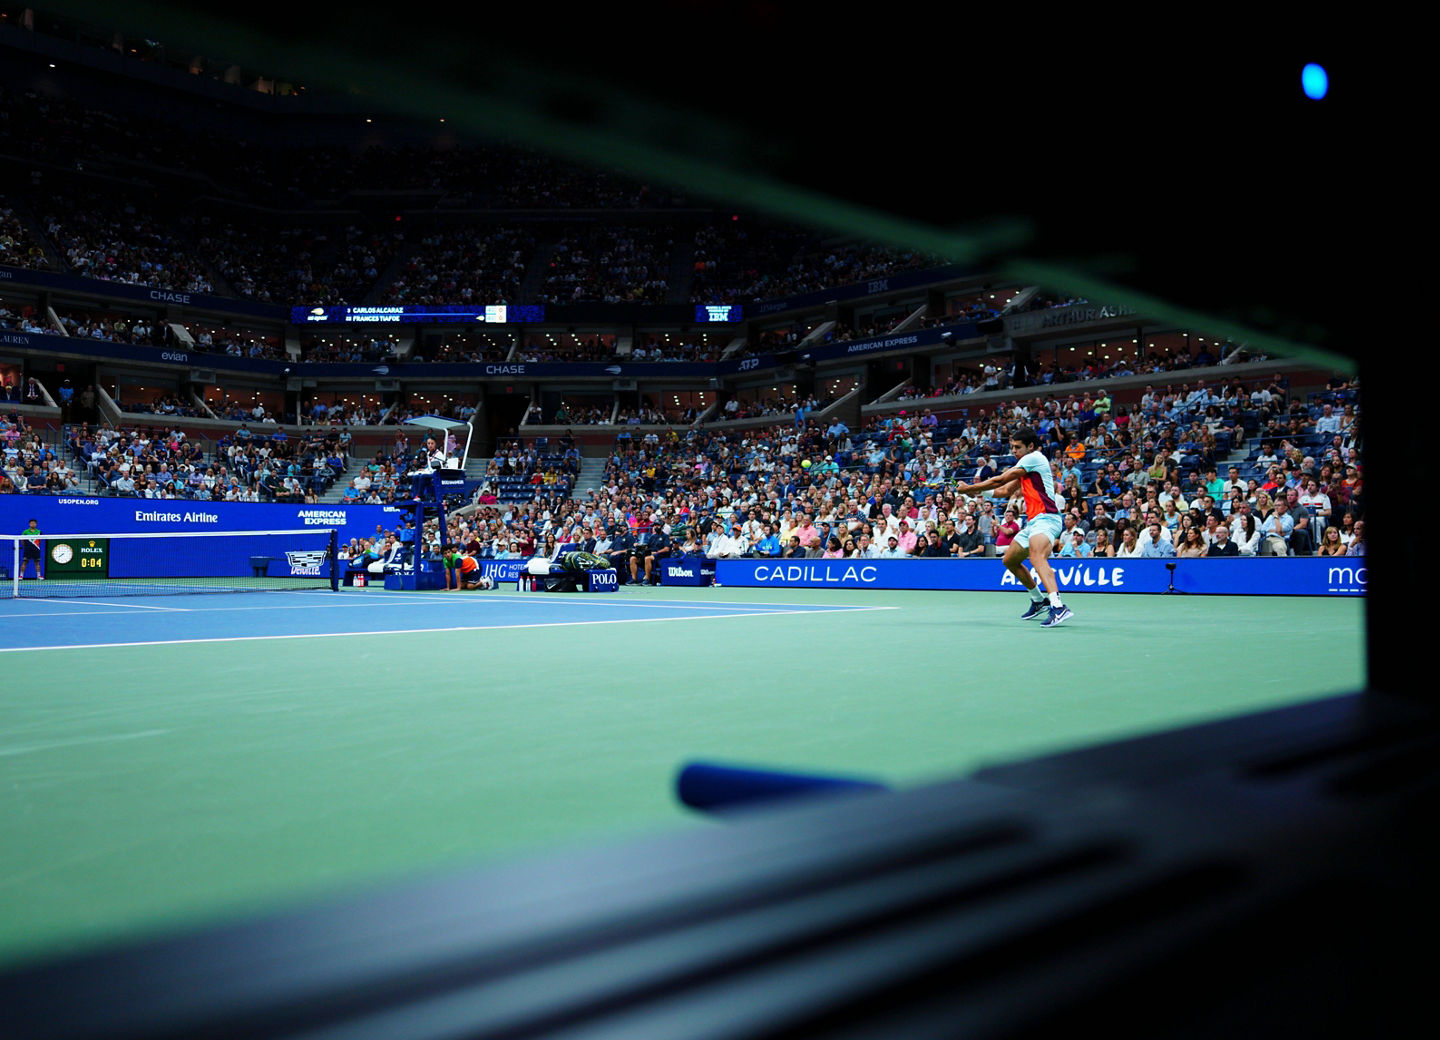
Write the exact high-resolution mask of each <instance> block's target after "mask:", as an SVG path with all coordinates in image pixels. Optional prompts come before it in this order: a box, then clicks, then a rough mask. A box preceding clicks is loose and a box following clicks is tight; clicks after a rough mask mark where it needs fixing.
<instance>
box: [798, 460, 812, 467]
mask: <svg viewBox="0 0 1440 1040" xmlns="http://www.w3.org/2000/svg"><path fill="white" fill-rule="evenodd" d="M800 468H801V469H809V468H810V460H809V459H806V460H805V461H804V462H802V463H800Z"/></svg>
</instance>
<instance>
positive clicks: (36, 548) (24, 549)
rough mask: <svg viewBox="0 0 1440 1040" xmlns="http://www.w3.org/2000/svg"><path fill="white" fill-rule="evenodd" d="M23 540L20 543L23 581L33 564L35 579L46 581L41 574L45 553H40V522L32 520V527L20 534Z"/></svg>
mask: <svg viewBox="0 0 1440 1040" xmlns="http://www.w3.org/2000/svg"><path fill="white" fill-rule="evenodd" d="M20 537H21V539H23V540H22V541H21V542H20V577H21V579H22V580H23V579H24V577H25V570H26V567H27V566H28V565H31V564H33V565H34V568H35V578H36V580H37V581H44V580H45V575H44V574H42V573H40V567H41V564H42V563H43V561H44V553H42V552H41V551H40V521H38V520H31V521H30V526H28V527H26V528H25V530H23V531H21V532H20Z"/></svg>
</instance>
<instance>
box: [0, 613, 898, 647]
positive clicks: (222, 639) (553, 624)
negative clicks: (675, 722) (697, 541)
mask: <svg viewBox="0 0 1440 1040" xmlns="http://www.w3.org/2000/svg"><path fill="white" fill-rule="evenodd" d="M899 609H900V608H899V607H835V608H832V609H831V610H828V611H826V613H829V614H840V613H845V612H848V611H865V610H899ZM814 613H816V611H814V610H763V611H759V612H757V613H753V614H691V615H689V616H688V617H659V618H611V619H609V620H607V621H535V622H530V623H527V624H522V625H457V626H455V627H452V628H392V629H385V630H384V631H379V632H297V633H292V634H288V635H283V636H213V637H210V638H207V639H150V640H144V641H138V642H134V643H75V644H71V645H60V646H3V647H0V654H15V653H22V652H26V651H30V650H110V649H115V648H118V647H122V646H175V645H179V644H183V643H247V642H252V641H254V640H258V639H333V638H337V637H341V636H413V635H426V634H430V633H437V632H489V631H499V630H503V629H512V628H567V627H569V626H571V625H643V624H647V623H650V622H655V623H659V622H662V621H714V620H718V619H720V618H735V617H775V616H776V615H779V614H814Z"/></svg>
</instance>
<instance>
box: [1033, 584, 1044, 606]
mask: <svg viewBox="0 0 1440 1040" xmlns="http://www.w3.org/2000/svg"><path fill="white" fill-rule="evenodd" d="M1030 599H1031V600H1033V601H1034V602H1036V603H1044V602H1045V588H1044V586H1042V585H1041V584H1040V583H1039V582H1038V581H1037V582H1036V583H1035V584H1034V585H1032V586H1030Z"/></svg>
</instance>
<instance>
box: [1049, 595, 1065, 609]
mask: <svg viewBox="0 0 1440 1040" xmlns="http://www.w3.org/2000/svg"><path fill="white" fill-rule="evenodd" d="M1050 605H1051V606H1052V607H1054V608H1055V609H1056V610H1059V609H1060V608H1061V607H1063V606H1064V605H1065V604H1063V603H1061V602H1060V593H1058V592H1052V593H1050Z"/></svg>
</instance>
